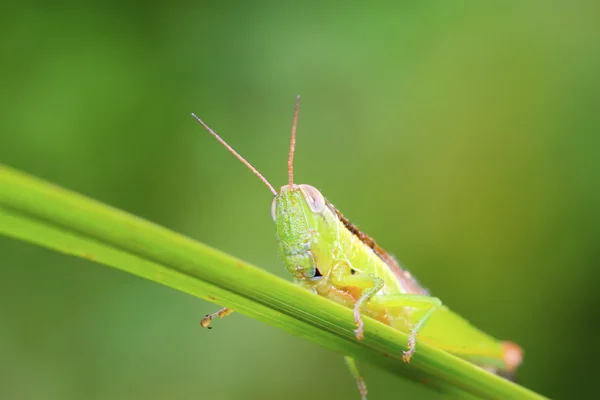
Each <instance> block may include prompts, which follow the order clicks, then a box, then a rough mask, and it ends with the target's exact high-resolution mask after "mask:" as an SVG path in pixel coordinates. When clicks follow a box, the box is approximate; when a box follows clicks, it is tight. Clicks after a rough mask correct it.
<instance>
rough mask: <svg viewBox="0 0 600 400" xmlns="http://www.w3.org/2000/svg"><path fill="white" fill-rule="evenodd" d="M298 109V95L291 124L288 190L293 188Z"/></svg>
mask: <svg viewBox="0 0 600 400" xmlns="http://www.w3.org/2000/svg"><path fill="white" fill-rule="evenodd" d="M299 107H300V95H298V96H297V97H296V107H294V121H293V122H292V139H291V140H290V155H289V158H288V179H289V180H288V184H289V185H290V189H291V188H292V187H293V186H294V151H295V150H296V126H298V108H299Z"/></svg>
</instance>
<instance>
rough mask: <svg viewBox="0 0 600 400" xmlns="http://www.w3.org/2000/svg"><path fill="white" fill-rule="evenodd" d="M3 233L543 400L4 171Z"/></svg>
mask: <svg viewBox="0 0 600 400" xmlns="http://www.w3.org/2000/svg"><path fill="white" fill-rule="evenodd" d="M0 233H2V234H4V235H7V236H10V237H13V238H17V239H21V240H25V241H28V242H32V243H35V244H39V245H42V246H45V247H48V248H51V249H54V250H57V251H60V252H63V253H67V254H71V255H76V256H79V257H81V258H84V259H88V260H91V261H95V262H99V263H102V264H105V265H109V266H112V267H115V268H118V269H121V270H123V271H126V272H129V273H132V274H134V275H138V276H141V277H144V278H146V279H149V280H152V281H156V282H159V283H162V284H163V285H166V286H168V287H172V288H175V289H177V290H180V291H182V292H185V293H189V294H192V295H194V296H197V297H200V298H204V299H205V300H210V301H212V302H216V303H218V304H220V305H223V306H226V307H230V308H233V309H234V310H236V311H237V312H240V313H242V314H245V315H248V316H251V317H253V318H256V319H258V320H260V321H263V322H267V323H269V324H271V325H273V326H276V327H278V328H281V329H284V330H285V331H287V332H289V333H292V334H294V335H296V336H300V337H303V338H306V339H309V340H311V341H313V342H315V343H318V344H321V345H322V346H325V347H327V348H329V349H331V350H334V351H337V352H339V353H341V354H347V355H351V356H352V357H355V358H357V359H360V360H364V361H369V362H371V363H373V364H376V365H379V366H381V367H383V368H385V369H388V370H390V371H393V372H396V373H398V374H404V375H406V376H408V377H410V378H411V379H413V380H415V381H417V382H423V383H425V385H426V386H429V387H432V388H434V390H436V391H441V392H442V393H448V392H451V393H456V392H457V391H465V392H467V393H469V394H471V395H475V396H479V397H480V398H489V399H492V398H495V399H506V398H511V399H543V397H541V396H538V395H536V394H535V393H532V392H529V391H527V390H526V389H524V388H522V387H519V386H517V385H515V384H513V383H511V382H509V381H506V380H504V379H502V378H499V377H497V376H494V375H492V374H489V373H486V372H485V371H483V370H481V369H479V368H477V367H475V366H473V365H470V364H469V363H466V362H464V361H462V360H459V359H457V358H455V357H452V356H451V355H449V354H447V353H444V352H441V351H439V350H436V349H433V348H430V347H429V346H427V345H425V344H422V345H420V346H419V351H418V353H417V354H416V355H415V357H414V360H412V362H411V366H413V367H414V368H409V367H407V365H406V364H404V363H403V362H402V361H401V360H402V351H403V350H406V349H407V348H406V346H405V345H406V343H407V340H408V337H407V335H406V334H401V333H400V332H398V331H396V330H394V329H391V328H389V327H387V326H385V325H384V324H381V323H379V322H377V321H374V320H369V321H368V322H366V327H365V337H366V339H365V340H364V341H361V342H358V341H357V340H356V338H355V334H354V329H355V328H356V327H355V325H354V319H353V317H352V312H351V310H349V309H346V308H344V307H342V306H340V305H337V304H335V303H333V302H331V301H328V300H326V299H324V298H321V297H319V296H315V295H314V294H313V293H311V292H310V291H308V290H305V289H302V288H300V287H299V286H297V285H294V284H293V283H290V282H288V281H285V280H283V279H281V278H277V277H275V276H273V275H270V274H268V273H266V272H264V271H263V270H261V269H258V268H256V267H253V266H251V265H249V264H247V263H245V262H243V261H240V260H238V259H236V258H234V257H232V256H229V255H226V254H224V253H222V252H219V251H217V250H214V249H211V248H210V247H207V246H206V245H203V244H201V243H198V242H194V241H192V240H191V239H188V238H186V237H184V236H181V235H178V234H176V233H175V232H172V231H169V230H167V229H164V228H162V227H160V226H157V225H154V224H151V223H149V222H146V221H143V220H140V219H139V218H137V217H135V216H133V215H128V214H126V213H123V212H122V211H120V210H115V209H111V208H109V207H106V206H104V205H102V204H99V203H97V202H94V201H92V200H91V199H86V198H84V197H82V196H78V195H76V194H74V193H70V192H67V191H65V190H63V189H60V188H58V187H55V186H52V185H50V184H47V183H44V182H42V181H39V180H36V179H33V178H31V177H27V176H25V175H22V174H20V173H19V172H17V171H15V170H11V169H9V168H6V167H3V166H2V165H0ZM357 394H358V392H357ZM461 397H462V396H461Z"/></svg>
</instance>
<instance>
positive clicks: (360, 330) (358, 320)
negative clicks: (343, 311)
mask: <svg viewBox="0 0 600 400" xmlns="http://www.w3.org/2000/svg"><path fill="white" fill-rule="evenodd" d="M354 323H355V324H356V329H355V330H354V334H355V335H356V338H357V339H358V340H363V339H364V338H365V334H364V332H365V323H364V322H363V320H362V317H361V316H360V310H358V309H357V308H355V309H354Z"/></svg>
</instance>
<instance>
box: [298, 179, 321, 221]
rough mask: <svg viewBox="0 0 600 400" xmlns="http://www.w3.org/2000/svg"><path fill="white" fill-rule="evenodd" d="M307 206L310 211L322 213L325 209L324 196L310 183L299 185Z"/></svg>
mask: <svg viewBox="0 0 600 400" xmlns="http://www.w3.org/2000/svg"><path fill="white" fill-rule="evenodd" d="M299 186H300V190H301V191H302V194H303V195H304V198H305V199H306V202H307V203H308V207H309V208H310V210H311V211H312V212H315V213H318V214H320V213H322V212H323V210H324V209H325V198H324V197H323V195H322V194H321V192H319V191H318V190H317V189H316V188H315V187H313V186H310V185H299Z"/></svg>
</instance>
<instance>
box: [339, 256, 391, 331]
mask: <svg viewBox="0 0 600 400" xmlns="http://www.w3.org/2000/svg"><path fill="white" fill-rule="evenodd" d="M350 271H352V268H350V269H349V268H348V266H347V265H346V263H338V264H336V265H335V266H334V267H333V273H332V274H331V283H332V284H333V285H334V286H336V287H339V288H344V287H357V288H360V289H363V291H362V294H361V296H360V298H359V299H358V300H356V303H354V323H355V324H356V330H355V331H354V334H355V335H356V338H357V339H358V340H362V339H364V337H365V336H364V330H365V324H364V322H363V319H362V316H361V308H362V307H363V306H364V305H365V304H366V303H368V302H369V301H370V300H371V299H372V298H373V297H374V296H375V295H376V294H377V292H378V291H379V290H380V289H381V288H382V287H383V285H384V282H383V279H381V278H378V277H376V276H374V275H370V274H357V275H353V274H352V273H351V272H350Z"/></svg>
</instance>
